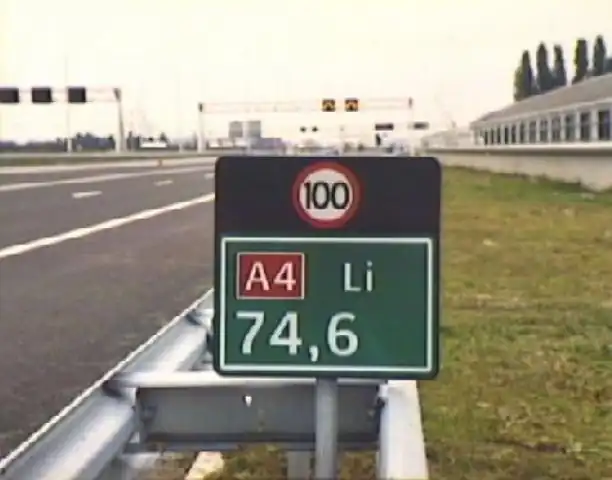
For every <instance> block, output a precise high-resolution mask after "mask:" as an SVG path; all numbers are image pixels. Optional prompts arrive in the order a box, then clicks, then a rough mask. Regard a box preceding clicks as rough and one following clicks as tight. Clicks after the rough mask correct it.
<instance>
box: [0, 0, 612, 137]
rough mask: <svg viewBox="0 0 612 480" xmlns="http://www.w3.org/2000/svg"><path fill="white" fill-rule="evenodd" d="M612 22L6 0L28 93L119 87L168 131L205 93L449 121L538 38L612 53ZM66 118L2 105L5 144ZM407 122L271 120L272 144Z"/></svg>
mask: <svg viewBox="0 0 612 480" xmlns="http://www.w3.org/2000/svg"><path fill="white" fill-rule="evenodd" d="M611 19H612V2H610V0H582V1H577V0H566V1H565V2H561V1H559V0H530V1H527V0H518V1H515V2H495V1H490V0H430V1H424V0H419V1H417V0H376V1H370V0H352V1H351V0H104V1H97V0H53V1H51V0H0V47H1V55H0V74H1V76H2V83H4V84H15V85H19V86H20V87H22V88H28V87H29V86H31V85H33V84H36V85H56V86H62V85H65V84H66V83H68V84H77V85H87V86H88V87H113V86H119V87H121V88H122V89H123V91H124V97H125V106H126V113H127V114H128V115H127V116H128V126H132V127H135V128H138V129H140V130H142V129H143V128H147V127H148V128H150V129H151V130H152V131H153V132H155V131H159V130H165V131H167V132H168V133H170V134H171V135H174V134H176V133H177V132H182V133H188V132H191V131H194V130H195V128H196V113H195V106H196V103H197V102H198V101H199V100H202V101H204V102H226V101H234V102H240V101H274V100H279V101H287V100H308V99H317V98H321V97H328V96H332V97H339V98H342V97H346V96H356V97H360V98H362V99H364V102H366V101H367V100H370V99H375V98H377V97H397V98H407V97H410V96H411V97H413V98H414V107H415V109H414V112H413V118H415V119H419V120H427V121H430V122H432V123H433V124H434V125H436V126H444V125H446V124H448V123H449V122H450V121H451V120H454V121H456V122H458V123H460V124H464V123H466V122H468V121H470V120H472V119H473V118H474V117H476V116H478V115H479V114H481V113H483V112H484V111H487V110H491V109H496V108H499V107H501V106H503V105H504V104H506V103H508V102H509V101H511V96H512V73H513V70H514V68H515V67H516V64H517V62H518V60H519V57H520V54H521V51H522V50H523V49H524V48H530V49H531V50H532V52H533V50H535V47H536V46H537V43H538V42H539V41H541V40H544V41H546V42H547V43H549V44H550V45H551V46H552V44H553V43H561V44H562V45H563V46H564V47H565V51H566V57H567V58H566V60H567V61H568V68H569V69H570V71H571V60H572V55H573V44H574V41H575V39H576V37H578V36H584V37H586V38H587V39H588V40H589V42H590V46H591V44H592V40H593V38H594V37H595V35H597V34H598V33H601V34H604V35H605V36H606V38H607V39H608V40H609V41H610V43H611V48H612V22H611ZM110 96H111V95H110V92H109V91H108V90H100V91H98V92H97V93H96V98H99V99H100V100H102V99H104V98H106V99H109V98H110ZM311 103H313V104H314V103H316V102H315V101H314V100H313V101H312V102H311ZM313 106H314V105H313ZM64 111H65V108H64V107H62V106H61V105H55V106H36V107H33V106H28V105H22V106H19V107H12V106H10V107H8V106H3V107H2V109H1V111H0V118H1V123H0V129H1V132H2V136H4V137H6V136H19V137H21V138H23V137H28V136H30V135H38V136H41V135H42V136H56V135H63V132H64V131H65V128H66V127H65V125H66V115H65V113H64ZM71 112H72V113H71V115H70V123H71V124H72V128H73V129H74V130H86V129H89V130H92V131H96V132H98V133H102V132H114V131H115V129H116V125H115V124H116V116H115V111H114V109H113V106H112V104H111V103H98V104H91V105H86V106H74V107H72V108H71ZM330 115H331V116H330ZM407 116H408V113H407V112H406V111H401V110H397V111H389V112H378V113H368V112H365V111H364V113H362V114H359V115H357V116H355V115H351V116H350V117H348V116H347V115H341V114H338V115H333V114H327V115H323V116H321V115H320V114H318V115H312V114H311V115H306V114H301V115H300V116H296V115H286V116H280V115H278V114H277V115H272V116H264V117H263V118H264V121H265V122H266V123H265V130H266V132H264V133H267V134H269V135H274V134H287V133H290V132H295V130H296V128H297V127H298V126H299V125H301V124H306V125H320V126H321V128H322V129H323V130H325V129H328V128H329V129H331V128H332V126H331V125H332V124H333V123H336V124H337V123H338V122H340V121H341V122H342V123H346V124H347V125H348V127H347V128H349V129H351V128H361V127H357V124H360V125H361V126H362V127H364V126H365V125H369V124H370V123H371V122H373V121H376V120H386V119H389V120H391V121H399V120H403V119H406V118H407ZM240 117H241V116H240V115H239V114H232V115H227V116H222V115H214V116H211V117H209V118H207V119H206V122H205V129H206V131H207V132H208V133H209V134H212V135H218V136H221V135H223V134H224V132H225V129H226V123H227V121H228V120H229V119H230V118H240ZM259 117H261V115H259ZM242 118H243V119H246V118H247V117H246V116H242ZM251 118H254V117H251Z"/></svg>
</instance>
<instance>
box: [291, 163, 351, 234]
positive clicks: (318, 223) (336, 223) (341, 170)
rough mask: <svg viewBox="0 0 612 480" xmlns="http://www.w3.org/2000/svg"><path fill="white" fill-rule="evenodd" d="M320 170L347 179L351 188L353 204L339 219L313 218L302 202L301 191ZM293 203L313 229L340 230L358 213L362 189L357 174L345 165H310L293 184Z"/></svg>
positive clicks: (301, 216) (300, 215)
mask: <svg viewBox="0 0 612 480" xmlns="http://www.w3.org/2000/svg"><path fill="white" fill-rule="evenodd" d="M320 170H332V171H334V172H336V173H338V174H340V175H342V176H344V177H345V178H346V181H347V183H348V184H349V186H350V188H351V193H352V195H351V200H352V201H351V204H350V205H349V207H348V208H347V209H346V211H345V212H344V213H343V215H342V216H341V217H339V218H335V219H331V220H321V219H317V218H313V217H312V216H311V215H309V214H308V212H307V211H306V210H305V209H304V207H303V206H302V204H301V201H300V190H301V187H302V185H304V182H305V181H306V179H307V178H308V177H309V176H310V175H312V174H313V173H316V172H317V171H320ZM292 201H293V207H294V208H295V211H296V212H297V214H298V215H299V217H300V218H301V219H302V220H304V221H305V222H307V223H309V224H310V225H312V226H313V227H316V228H340V227H342V226H344V225H345V224H346V223H347V222H348V221H349V220H350V219H351V218H353V216H354V215H355V213H357V209H358V207H359V203H360V202H361V188H360V185H359V181H358V180H357V177H356V176H355V174H354V173H353V172H352V171H351V170H350V169H348V168H347V167H345V166H344V165H340V164H338V163H335V162H319V163H315V164H313V165H309V166H307V167H306V168H304V169H303V170H302V171H301V172H300V173H299V174H298V176H297V177H296V179H295V182H294V183H293V191H292Z"/></svg>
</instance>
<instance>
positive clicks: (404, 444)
mask: <svg viewBox="0 0 612 480" xmlns="http://www.w3.org/2000/svg"><path fill="white" fill-rule="evenodd" d="M212 316H213V310H212V291H209V292H208V293H207V294H206V295H204V296H203V297H202V298H200V299H199V300H198V301H196V302H195V303H194V304H192V305H191V306H190V307H189V308H188V309H186V310H185V311H184V312H183V313H182V314H181V315H179V316H177V317H175V318H174V320H172V321H171V322H170V323H169V324H168V325H167V326H165V327H164V328H162V329H161V330H160V331H159V332H158V333H157V334H155V335H154V336H153V337H151V338H150V339H149V340H148V341H147V342H145V343H144V344H143V345H141V346H140V347H139V348H138V349H136V350H135V351H134V352H133V353H132V354H130V355H129V356H128V357H127V358H126V359H125V360H124V361H122V362H120V363H119V364H118V365H117V366H116V367H115V368H113V369H112V370H110V371H109V372H108V373H107V374H105V375H104V376H103V377H102V378H101V379H100V380H99V381H97V382H96V383H95V384H94V385H93V386H92V387H90V388H88V389H87V390H86V391H85V392H83V393H82V394H81V395H80V396H79V397H77V398H76V399H75V400H74V401H73V402H72V403H71V404H70V405H69V406H67V407H66V408H65V409H64V410H62V411H61V412H60V413H59V414H58V415H56V416H55V417H54V418H53V419H51V420H50V421H49V422H48V423H47V424H45V425H44V426H42V427H41V428H40V429H39V430H38V431H37V432H36V433H34V434H33V435H32V436H31V437H30V438H29V439H28V440H27V441H26V442H24V443H23V444H22V445H20V446H19V447H18V448H17V449H16V450H15V451H13V452H12V453H11V454H9V455H8V456H7V457H6V458H4V459H3V460H0V479H2V480H25V479H36V480H58V479H61V480H77V479H78V480H106V479H108V480H110V479H119V478H120V479H123V480H127V479H132V478H136V477H137V476H138V475H139V473H142V470H143V467H146V466H150V464H151V461H150V456H148V457H147V456H146V455H144V456H143V454H146V453H148V452H154V453H158V452H160V451H183V452H186V451H190V452H199V451H223V450H228V449H235V448H236V447H237V446H238V445H242V444H245V443H276V444H280V445H281V446H283V447H284V448H285V449H286V450H287V452H288V459H287V460H288V477H289V478H296V479H297V478H308V476H309V469H310V466H309V463H310V462H309V455H310V450H312V449H313V447H314V435H315V405H314V402H315V395H314V382H315V380H314V379H278V378H271V379H261V378H258V379H253V378H221V377H219V376H218V375H216V373H214V372H212V371H211V370H210V361H211V358H212V357H211V354H210V353H209V351H208V348H207V340H208V339H209V338H210V335H211V334H212V326H211V321H212ZM339 397H340V402H339V405H340V409H339V415H338V445H339V446H340V447H341V448H343V449H369V450H376V449H378V457H377V458H378V472H379V478H385V479H393V478H402V479H427V478H428V472H427V463H426V456H425V447H424V440H423V435H422V427H421V414H420V406H419V397H418V392H417V386H416V382H413V381H381V380H361V379H359V380H340V381H339ZM295 412H300V415H295ZM146 459H149V461H147V460H146Z"/></svg>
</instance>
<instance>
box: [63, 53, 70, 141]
mask: <svg viewBox="0 0 612 480" xmlns="http://www.w3.org/2000/svg"><path fill="white" fill-rule="evenodd" d="M64 87H65V88H66V110H65V115H66V118H65V128H66V152H67V153H72V127H71V125H70V102H68V51H66V52H65V53H64Z"/></svg>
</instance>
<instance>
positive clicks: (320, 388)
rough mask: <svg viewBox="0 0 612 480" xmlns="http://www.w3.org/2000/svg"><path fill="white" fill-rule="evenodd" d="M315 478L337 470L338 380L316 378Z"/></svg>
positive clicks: (325, 477) (327, 479)
mask: <svg viewBox="0 0 612 480" xmlns="http://www.w3.org/2000/svg"><path fill="white" fill-rule="evenodd" d="M315 396H316V398H315V405H316V407H315V408H316V412H315V415H316V416H315V479H316V480H330V479H333V478H336V477H337V472H338V380H337V379H335V378H317V380H316V389H315Z"/></svg>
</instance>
